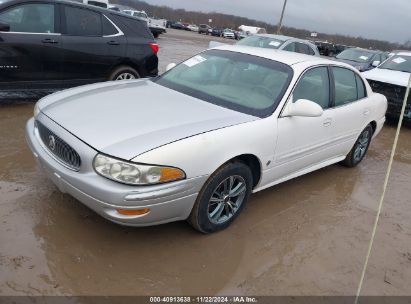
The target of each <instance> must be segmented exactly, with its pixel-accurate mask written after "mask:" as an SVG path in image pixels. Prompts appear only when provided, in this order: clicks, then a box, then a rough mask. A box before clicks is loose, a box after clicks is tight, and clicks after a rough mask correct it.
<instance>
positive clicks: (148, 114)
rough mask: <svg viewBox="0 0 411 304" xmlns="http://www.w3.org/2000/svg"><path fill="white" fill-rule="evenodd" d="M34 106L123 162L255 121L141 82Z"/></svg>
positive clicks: (55, 97)
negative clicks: (160, 147)
mask: <svg viewBox="0 0 411 304" xmlns="http://www.w3.org/2000/svg"><path fill="white" fill-rule="evenodd" d="M38 106H39V109H40V110H41V112H42V113H44V114H45V115H46V116H48V117H49V118H51V119H52V120H54V121H55V122H56V123H57V124H59V125H60V126H62V127H63V128H65V129H66V130H68V131H69V132H70V133H72V134H74V135H75V136H76V137H78V138H79V139H81V140H82V141H83V142H85V143H86V144H88V145H90V146H91V147H93V148H94V149H96V150H97V151H100V152H103V153H106V154H108V155H112V156H116V157H119V158H122V159H132V158H134V157H136V156H138V155H139V154H141V153H144V152H147V151H149V150H152V149H155V148H157V147H159V146H162V145H166V144H168V143H171V142H174V141H178V140H181V139H183V138H187V137H191V136H194V135H197V134H201V133H205V132H209V131H212V130H216V129H220V128H225V127H229V126H233V125H237V124H241V123H245V122H249V121H253V120H256V119H258V118H257V117H254V116H251V115H246V114H243V113H240V112H236V111H233V110H229V109H226V108H222V107H219V106H216V105H213V104H210V103H208V102H205V101H202V100H199V99H196V98H193V97H190V96H188V95H185V94H182V93H179V92H177V91H173V90H171V89H168V88H166V87H163V86H160V85H158V84H156V83H154V82H152V81H150V80H146V79H145V80H137V81H127V82H107V83H100V84H94V85H88V86H83V87H79V88H74V89H70V90H66V91H62V92H60V93H55V94H52V95H49V96H48V97H45V98H43V99H42V100H41V101H40V102H39V104H38Z"/></svg>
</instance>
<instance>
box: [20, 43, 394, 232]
mask: <svg viewBox="0 0 411 304" xmlns="http://www.w3.org/2000/svg"><path fill="white" fill-rule="evenodd" d="M386 109H387V100H386V98H385V97H384V96H383V95H380V94H376V93H373V92H372V90H371V88H370V86H369V85H368V83H367V81H365V79H364V78H363V77H362V76H361V75H360V74H359V73H358V72H357V71H356V70H355V69H354V68H352V67H350V66H348V65H346V64H343V63H338V62H335V61H330V60H325V59H321V58H318V57H312V56H306V55H301V54H296V53H290V52H283V51H273V50H266V49H259V48H252V47H241V46H222V47H219V48H216V49H211V50H207V51H205V52H203V53H201V54H199V55H197V56H195V57H193V58H191V59H189V60H187V61H185V62H183V63H182V64H180V65H178V66H176V67H174V68H172V69H170V70H169V71H168V72H166V73H165V74H163V75H162V76H160V77H158V78H155V79H141V80H134V81H124V82H107V83H100V84H94V85H88V86H83V87H79V88H74V89H70V90H66V91H63V92H60V93H56V94H52V95H50V96H47V97H45V98H43V99H42V100H40V101H39V102H38V103H37V104H36V107H35V115H34V118H32V119H30V120H29V122H28V123H27V129H26V132H27V141H28V143H29V146H30V148H31V149H32V151H33V153H34V155H35V157H36V158H37V159H38V160H39V162H40V164H41V166H42V167H43V168H44V171H45V172H46V173H47V174H48V176H49V177H50V178H51V179H52V180H53V182H54V183H55V184H56V185H57V186H58V188H59V189H60V190H61V191H63V192H65V193H69V194H71V195H72V196H74V197H75V198H77V199H78V200H79V201H81V202H83V203H84V204H85V205H87V206H89V207H90V208H91V209H93V210H95V211H96V212H97V213H99V214H100V215H102V216H103V217H105V218H107V219H109V220H111V221H113V222H116V223H119V224H123V225H130V226H146V225H155V224H162V223H166V222H171V221H177V220H188V221H189V222H190V223H191V224H192V225H193V227H195V228H196V229H198V230H199V231H201V232H204V233H209V232H214V231H218V230H221V229H224V228H226V227H227V226H229V225H230V224H231V223H232V222H233V221H234V219H235V218H236V217H237V216H238V215H239V214H240V212H241V211H242V210H243V209H244V206H245V204H246V203H247V201H248V199H249V197H250V194H251V193H252V192H258V191H261V190H263V189H266V188H268V187H271V186H273V185H276V184H278V183H281V182H284V181H286V180H289V179H292V178H294V177H297V176H300V175H303V174H306V173H309V172H311V171H314V170H317V169H320V168H322V167H325V166H328V165H331V164H334V163H338V162H342V163H343V164H345V165H346V166H349V167H354V166H356V165H358V164H359V163H360V162H361V160H362V159H363V158H364V156H365V154H366V152H367V149H368V147H369V145H370V142H371V139H372V138H373V137H374V136H376V135H377V134H378V133H379V131H380V130H381V128H382V126H383V124H384V122H385V112H386Z"/></svg>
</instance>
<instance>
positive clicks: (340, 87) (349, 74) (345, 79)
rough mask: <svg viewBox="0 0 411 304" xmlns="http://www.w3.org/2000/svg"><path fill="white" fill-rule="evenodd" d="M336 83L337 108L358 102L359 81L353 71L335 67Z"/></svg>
mask: <svg viewBox="0 0 411 304" xmlns="http://www.w3.org/2000/svg"><path fill="white" fill-rule="evenodd" d="M332 71H333V74H334V83H335V106H336V107H339V106H343V105H346V104H349V103H351V102H353V101H356V100H358V97H357V95H358V92H357V81H356V78H355V74H354V72H353V71H351V70H348V69H345V68H339V67H333V68H332Z"/></svg>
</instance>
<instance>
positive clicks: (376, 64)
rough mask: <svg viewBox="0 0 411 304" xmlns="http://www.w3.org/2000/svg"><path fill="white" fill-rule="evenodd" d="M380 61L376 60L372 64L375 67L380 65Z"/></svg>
mask: <svg viewBox="0 0 411 304" xmlns="http://www.w3.org/2000/svg"><path fill="white" fill-rule="evenodd" d="M380 63H381V62H380V61H378V60H376V61H374V62H373V63H372V66H373V67H375V68H376V67H377V66H379V65H380Z"/></svg>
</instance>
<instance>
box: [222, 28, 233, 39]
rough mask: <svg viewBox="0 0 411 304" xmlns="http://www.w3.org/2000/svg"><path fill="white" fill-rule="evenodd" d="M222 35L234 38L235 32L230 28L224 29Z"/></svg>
mask: <svg viewBox="0 0 411 304" xmlns="http://www.w3.org/2000/svg"><path fill="white" fill-rule="evenodd" d="M223 37H224V38H228V39H235V33H234V31H233V30H232V29H225V30H224V31H223Z"/></svg>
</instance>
